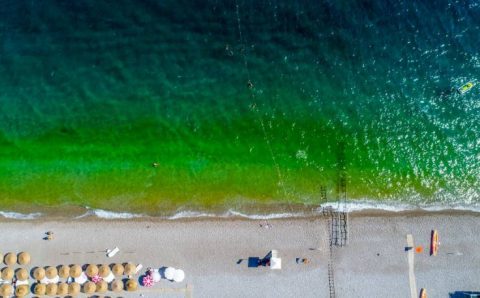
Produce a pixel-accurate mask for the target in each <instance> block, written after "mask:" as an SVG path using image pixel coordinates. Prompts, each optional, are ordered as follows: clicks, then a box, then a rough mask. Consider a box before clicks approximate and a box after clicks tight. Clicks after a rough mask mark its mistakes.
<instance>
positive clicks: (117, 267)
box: [112, 264, 125, 276]
mask: <svg viewBox="0 0 480 298" xmlns="http://www.w3.org/2000/svg"><path fill="white" fill-rule="evenodd" d="M124 271H125V268H123V265H122V264H115V265H113V267H112V272H113V274H115V275H116V276H120V275H123V272H124Z"/></svg>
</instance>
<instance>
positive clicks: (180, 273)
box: [173, 269, 185, 282]
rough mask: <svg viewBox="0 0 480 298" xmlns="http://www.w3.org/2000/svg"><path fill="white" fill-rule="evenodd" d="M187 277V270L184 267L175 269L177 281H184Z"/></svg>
mask: <svg viewBox="0 0 480 298" xmlns="http://www.w3.org/2000/svg"><path fill="white" fill-rule="evenodd" d="M184 279H185V272H183V270H182V269H177V270H175V274H174V275H173V280H174V281H176V282H182V281H183V280H184Z"/></svg>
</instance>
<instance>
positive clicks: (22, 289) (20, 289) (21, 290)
mask: <svg viewBox="0 0 480 298" xmlns="http://www.w3.org/2000/svg"><path fill="white" fill-rule="evenodd" d="M29 292H30V291H29V290H28V286H27V285H21V286H17V288H16V289H15V296H17V297H24V296H27V295H28V293H29Z"/></svg>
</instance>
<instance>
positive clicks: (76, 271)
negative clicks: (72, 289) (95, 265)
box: [70, 265, 82, 278]
mask: <svg viewBox="0 0 480 298" xmlns="http://www.w3.org/2000/svg"><path fill="white" fill-rule="evenodd" d="M80 275H82V267H80V266H79V265H73V266H72V267H70V276H71V277H73V278H78V277H80Z"/></svg>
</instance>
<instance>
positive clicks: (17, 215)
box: [0, 211, 42, 220]
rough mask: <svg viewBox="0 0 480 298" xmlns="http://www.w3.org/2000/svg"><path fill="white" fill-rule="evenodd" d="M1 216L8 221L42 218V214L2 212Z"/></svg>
mask: <svg viewBox="0 0 480 298" xmlns="http://www.w3.org/2000/svg"><path fill="white" fill-rule="evenodd" d="M0 215H1V216H3V217H5V218H8V219H19V220H31V219H36V218H39V217H40V216H42V213H40V212H36V213H18V212H9V211H0Z"/></svg>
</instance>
